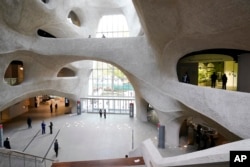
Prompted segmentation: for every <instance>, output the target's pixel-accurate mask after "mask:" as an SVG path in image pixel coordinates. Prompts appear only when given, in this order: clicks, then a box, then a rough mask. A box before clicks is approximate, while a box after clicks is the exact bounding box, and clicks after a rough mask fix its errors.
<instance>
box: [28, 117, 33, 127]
mask: <svg viewBox="0 0 250 167" xmlns="http://www.w3.org/2000/svg"><path fill="white" fill-rule="evenodd" d="M31 122H32V120H31V118H30V117H28V118H27V124H28V128H32V126H31Z"/></svg>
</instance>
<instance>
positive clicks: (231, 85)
mask: <svg viewBox="0 0 250 167" xmlns="http://www.w3.org/2000/svg"><path fill="white" fill-rule="evenodd" d="M243 53H246V51H242V50H234V49H211V50H204V51H199V52H192V53H190V54H187V55H186V56H184V57H183V58H181V59H180V60H179V61H178V64H177V75H178V79H179V81H180V82H185V77H186V74H188V77H189V83H190V84H193V85H198V86H207V87H215V88H219V89H228V90H237V80H238V55H240V54H243ZM213 73H214V74H215V75H216V77H215V81H213V80H212V74H213ZM224 74H225V75H226V78H227V82H226V87H224V85H225V84H224V82H223V81H225V80H224V76H225V75H224Z"/></svg>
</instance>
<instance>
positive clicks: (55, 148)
mask: <svg viewBox="0 0 250 167" xmlns="http://www.w3.org/2000/svg"><path fill="white" fill-rule="evenodd" d="M58 149H59V144H58V141H57V139H56V140H55V142H54V150H55V153H56V157H57V156H58Z"/></svg>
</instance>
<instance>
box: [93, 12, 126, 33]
mask: <svg viewBox="0 0 250 167" xmlns="http://www.w3.org/2000/svg"><path fill="white" fill-rule="evenodd" d="M103 35H104V36H103ZM96 37H97V38H102V37H108V38H117V37H129V30H128V25H127V21H126V18H125V17H124V16H123V15H106V16H102V18H101V20H100V22H99V26H98V29H97V32H96Z"/></svg>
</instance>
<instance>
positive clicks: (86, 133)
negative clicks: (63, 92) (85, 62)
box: [3, 104, 158, 162]
mask: <svg viewBox="0 0 250 167" xmlns="http://www.w3.org/2000/svg"><path fill="white" fill-rule="evenodd" d="M69 110H70V108H68V107H65V106H64V105H63V104H59V107H58V109H57V111H55V110H54V111H53V112H52V113H51V112H50V108H49V104H43V105H40V106H39V107H38V108H34V109H30V111H29V112H27V113H25V114H23V115H21V116H19V117H17V118H15V119H12V120H10V121H8V122H5V123H3V127H4V128H3V133H4V138H6V137H9V138H10V144H11V147H12V149H14V150H18V151H21V152H25V153H28V154H33V155H37V156H40V157H45V158H49V159H54V160H56V161H59V162H65V161H84V160H96V159H114V158H123V157H125V155H126V154H128V153H129V152H130V151H131V150H133V148H136V147H138V146H139V145H140V143H141V142H142V141H144V140H145V139H148V138H151V139H152V140H153V141H154V142H155V143H157V135H158V132H157V127H156V126H155V125H153V124H151V123H148V122H141V121H138V120H137V119H136V118H130V117H129V116H128V115H120V114H119V115H118V114H107V117H106V119H104V118H103V117H102V118H100V116H99V114H93V113H91V114H90V113H82V114H81V115H77V114H75V113H74V112H73V114H65V113H66V112H67V111H69ZM28 117H31V118H32V128H28V125H27V122H26V120H27V118H28ZM42 121H44V122H45V123H46V134H42V132H41V123H42ZM50 122H52V123H53V133H52V134H50V133H49V127H48V126H49V123H50ZM55 139H57V140H58V142H59V155H58V157H56V155H55V152H54V150H53V142H54V140H55Z"/></svg>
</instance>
